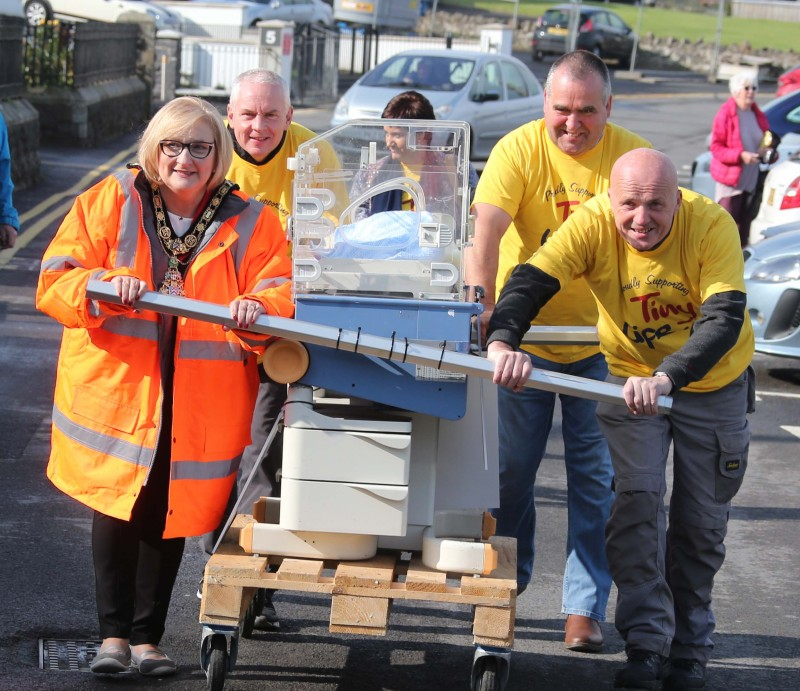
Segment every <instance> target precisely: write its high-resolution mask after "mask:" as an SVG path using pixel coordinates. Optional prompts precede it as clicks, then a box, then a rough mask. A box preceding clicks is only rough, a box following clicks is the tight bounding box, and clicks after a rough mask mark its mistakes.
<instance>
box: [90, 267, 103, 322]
mask: <svg viewBox="0 0 800 691" xmlns="http://www.w3.org/2000/svg"><path fill="white" fill-rule="evenodd" d="M107 273H108V271H106V270H105V269H97V270H96V271H92V273H91V275H90V278H96V279H97V280H98V281H99V280H101V279H102V278H103V276H105V275H106V274H107ZM102 313H103V311H102V310H101V309H100V301H99V300H92V301H91V302H90V303H89V314H91V315H92V316H93V317H99V316H100V315H101V314H102Z"/></svg>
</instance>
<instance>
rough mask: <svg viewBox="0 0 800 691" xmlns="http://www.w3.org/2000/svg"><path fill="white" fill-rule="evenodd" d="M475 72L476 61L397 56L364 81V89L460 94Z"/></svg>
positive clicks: (429, 56) (427, 56)
mask: <svg viewBox="0 0 800 691" xmlns="http://www.w3.org/2000/svg"><path fill="white" fill-rule="evenodd" d="M474 69H475V61H474V60H468V59H462V58H452V57H439V56H431V55H397V56H395V57H394V58H391V59H389V60H387V61H386V62H384V63H382V64H380V65H378V66H377V67H376V68H375V69H374V70H372V71H371V72H368V73H367V74H366V75H365V76H364V78H363V79H362V80H361V85H362V86H383V87H390V88H406V89H423V90H426V91H458V90H459V89H461V88H463V86H464V85H465V84H466V83H467V81H468V80H469V78H470V75H471V74H472V72H473V70H474Z"/></svg>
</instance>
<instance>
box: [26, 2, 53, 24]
mask: <svg viewBox="0 0 800 691" xmlns="http://www.w3.org/2000/svg"><path fill="white" fill-rule="evenodd" d="M52 18H53V8H52V7H50V5H49V4H47V0H28V1H27V2H26V3H25V19H26V20H27V22H28V24H30V25H31V26H39V25H40V24H44V23H45V22H46V21H49V20H50V19H52Z"/></svg>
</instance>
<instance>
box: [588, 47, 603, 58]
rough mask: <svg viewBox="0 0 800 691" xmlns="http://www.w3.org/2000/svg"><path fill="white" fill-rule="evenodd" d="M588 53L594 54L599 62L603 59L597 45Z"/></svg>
mask: <svg viewBox="0 0 800 691" xmlns="http://www.w3.org/2000/svg"><path fill="white" fill-rule="evenodd" d="M589 52H591V53H594V54H595V55H596V56H597V57H598V58H600V59H601V60H602V59H603V51H602V50H601V49H600V44H599V43H598V44H597V45H595V46H592V49H591V50H590V51H589Z"/></svg>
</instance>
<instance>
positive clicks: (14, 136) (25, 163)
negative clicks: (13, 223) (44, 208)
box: [0, 98, 39, 189]
mask: <svg viewBox="0 0 800 691" xmlns="http://www.w3.org/2000/svg"><path fill="white" fill-rule="evenodd" d="M0 113H2V114H3V119H4V120H5V121H6V125H7V126H8V145H9V148H10V150H11V179H12V180H13V182H14V186H15V187H16V188H17V189H25V188H27V187H31V186H33V185H34V184H36V182H38V180H39V114H38V113H37V112H36V109H35V108H34V107H33V106H32V105H31V104H30V103H29V102H28V101H27V100H26V99H24V98H12V99H7V100H4V101H0Z"/></svg>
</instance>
